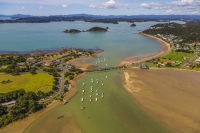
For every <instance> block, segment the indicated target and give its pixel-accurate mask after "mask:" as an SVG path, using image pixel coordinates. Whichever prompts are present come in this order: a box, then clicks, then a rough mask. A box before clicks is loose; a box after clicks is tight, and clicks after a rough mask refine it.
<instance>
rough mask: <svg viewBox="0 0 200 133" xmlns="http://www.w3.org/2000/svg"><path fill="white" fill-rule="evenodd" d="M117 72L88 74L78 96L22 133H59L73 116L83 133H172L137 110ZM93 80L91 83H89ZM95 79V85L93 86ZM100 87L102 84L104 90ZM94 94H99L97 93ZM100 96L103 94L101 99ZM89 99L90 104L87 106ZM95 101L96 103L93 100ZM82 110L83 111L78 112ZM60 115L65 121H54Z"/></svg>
mask: <svg viewBox="0 0 200 133" xmlns="http://www.w3.org/2000/svg"><path fill="white" fill-rule="evenodd" d="M118 72H119V71H109V72H98V73H89V74H87V75H86V76H85V77H84V78H82V79H81V80H80V82H79V84H78V92H77V94H76V95H75V96H74V97H73V98H72V99H71V100H70V101H69V103H67V104H66V105H61V106H59V107H57V108H55V109H53V110H51V111H50V112H48V113H47V114H45V115H43V116H42V117H40V118H39V119H38V120H36V121H35V122H33V123H32V124H31V125H30V127H29V128H28V129H27V130H26V131H25V133H33V132H34V133H35V132H41V131H45V132H48V133H55V132H59V131H61V130H62V128H63V127H65V126H67V125H65V123H66V121H67V120H68V116H73V117H74V118H75V119H76V122H77V124H78V125H79V127H80V129H81V131H82V133H103V132H105V133H125V132H127V133H134V132H136V133H161V132H162V133H167V132H171V131H170V130H168V129H167V128H166V127H165V126H163V125H162V124H160V123H159V122H158V121H156V120H154V119H153V118H152V117H151V116H149V115H148V114H146V113H145V112H144V111H143V110H142V109H140V107H139V106H138V105H137V104H136V103H135V102H134V99H133V98H132V96H131V95H130V94H129V93H127V92H126V91H125V90H124V89H123V88H122V86H121V85H120V84H119V82H118V80H117V79H116V76H117V74H118ZM106 76H108V78H106ZM92 78H93V80H94V83H92V82H91V79H92ZM97 79H98V81H99V83H98V84H97V83H96V81H97ZM83 83H86V85H85V86H83ZM102 83H104V84H103V86H102ZM91 86H93V92H91ZM83 90H84V91H85V92H84V94H82V92H83ZM96 90H98V91H97V92H96ZM102 92H103V93H104V97H103V98H102ZM96 93H98V95H96ZM90 95H91V98H92V102H90ZM81 98H84V101H83V102H81ZM96 98H98V101H96V100H95V99H96ZM81 106H82V107H84V108H85V109H83V110H81V109H80V108H81ZM61 115H64V116H65V117H64V118H62V119H57V117H58V116H61ZM57 126H58V127H57ZM47 127H48V128H47Z"/></svg>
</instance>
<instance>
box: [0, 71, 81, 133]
mask: <svg viewBox="0 0 200 133" xmlns="http://www.w3.org/2000/svg"><path fill="white" fill-rule="evenodd" d="M84 75H85V73H83V74H80V75H78V76H76V77H75V79H74V80H73V81H70V86H69V91H68V92H66V93H65V94H64V98H63V99H64V100H66V101H70V99H71V98H72V97H73V96H74V95H75V94H76V92H77V90H76V86H77V84H78V81H79V80H80V79H81V78H82V77H83V76H84ZM66 104H67V103H66ZM61 105H63V102H60V100H54V101H52V103H51V104H49V105H48V106H47V107H46V108H44V109H42V110H40V111H38V112H36V113H32V114H30V115H29V116H28V117H26V118H25V119H22V120H18V121H15V122H13V123H11V124H9V125H7V126H5V127H3V128H0V131H1V133H10V132H15V133H22V132H24V131H25V130H26V129H27V128H28V127H29V126H30V125H31V124H32V123H33V122H34V121H35V120H37V119H38V118H40V117H41V116H43V115H44V114H46V113H48V112H49V111H51V110H52V109H54V108H56V107H58V106H61Z"/></svg>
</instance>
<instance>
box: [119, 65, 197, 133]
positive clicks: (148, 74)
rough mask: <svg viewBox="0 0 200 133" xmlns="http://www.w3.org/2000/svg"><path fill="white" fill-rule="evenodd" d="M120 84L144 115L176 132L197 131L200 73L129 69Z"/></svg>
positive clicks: (187, 132) (189, 132) (193, 132)
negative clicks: (143, 111)
mask: <svg viewBox="0 0 200 133" xmlns="http://www.w3.org/2000/svg"><path fill="white" fill-rule="evenodd" d="M123 75H124V81H123V85H124V87H125V88H126V90H127V91H128V92H129V93H130V94H131V95H132V96H133V97H134V99H135V101H137V103H138V104H139V106H140V107H142V108H143V109H144V110H145V111H146V112H147V113H149V114H150V115H152V116H154V117H155V118H157V119H158V120H160V121H162V122H163V123H165V124H166V125H168V126H169V127H171V128H172V129H174V131H175V132H177V133H196V132H200V113H199V112H200V89H199V86H200V82H199V80H200V73H198V72H194V71H186V70H172V69H150V70H147V71H146V70H140V69H139V68H132V69H129V71H127V72H124V73H123Z"/></svg>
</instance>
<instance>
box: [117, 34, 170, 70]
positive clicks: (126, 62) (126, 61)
mask: <svg viewBox="0 0 200 133" xmlns="http://www.w3.org/2000/svg"><path fill="white" fill-rule="evenodd" d="M139 34H140V35H142V36H146V37H149V38H152V39H154V40H156V41H157V42H158V43H159V44H160V45H161V46H162V47H163V49H162V50H161V51H159V52H158V53H156V54H153V55H149V56H146V57H141V56H140V57H135V56H131V57H128V58H125V59H124V60H122V61H121V62H120V63H119V64H118V66H122V65H131V64H132V63H136V62H142V61H145V60H150V59H153V58H157V57H160V56H163V55H165V54H167V53H168V52H170V50H171V48H170V44H169V43H167V42H165V41H163V40H162V39H160V38H158V37H155V36H152V35H148V34H145V33H141V32H140V33H139Z"/></svg>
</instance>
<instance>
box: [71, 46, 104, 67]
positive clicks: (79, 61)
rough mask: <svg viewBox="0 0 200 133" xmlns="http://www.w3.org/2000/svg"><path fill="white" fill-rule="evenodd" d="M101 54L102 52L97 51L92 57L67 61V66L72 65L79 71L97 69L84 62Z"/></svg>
mask: <svg viewBox="0 0 200 133" xmlns="http://www.w3.org/2000/svg"><path fill="white" fill-rule="evenodd" d="M101 52H103V50H97V51H95V53H94V54H93V55H92V56H89V57H80V58H76V59H72V60H70V61H68V64H72V65H74V66H75V67H77V68H79V69H81V70H82V71H84V70H88V69H91V68H95V67H97V66H96V65H90V64H88V63H85V60H88V59H92V58H94V57H95V56H97V55H98V54H99V53H101Z"/></svg>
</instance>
